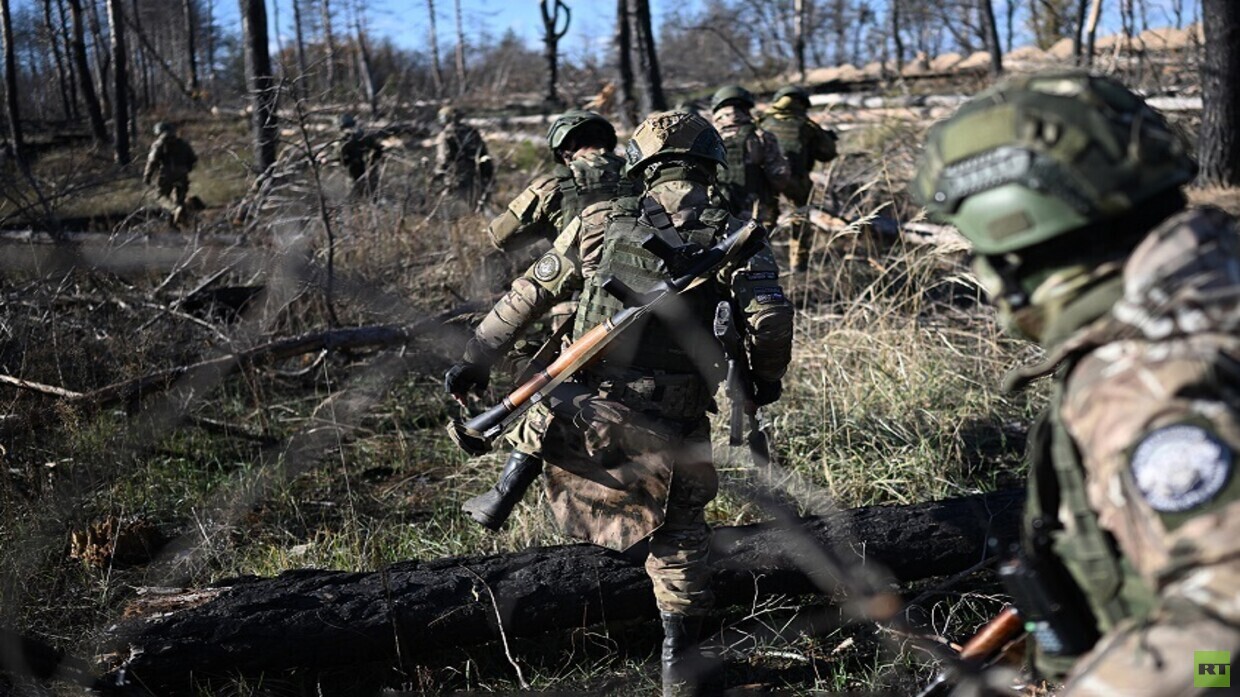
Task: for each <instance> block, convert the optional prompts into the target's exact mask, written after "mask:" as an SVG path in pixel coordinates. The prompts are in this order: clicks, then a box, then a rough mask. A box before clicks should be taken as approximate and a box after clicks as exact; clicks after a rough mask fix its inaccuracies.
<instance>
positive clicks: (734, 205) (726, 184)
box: [710, 85, 791, 229]
mask: <svg viewBox="0 0 1240 697" xmlns="http://www.w3.org/2000/svg"><path fill="white" fill-rule="evenodd" d="M710 109H711V111H712V112H713V113H714V120H715V128H717V129H719V135H721V136H723V144H724V146H725V147H726V148H727V150H728V168H727V169H726V170H720V171H719V180H718V186H719V189H720V191H721V192H722V194H723V196H724V199H725V201H726V202H727V205H728V209H729V210H730V212H731V213H732V215H735V216H737V217H739V218H742V219H745V220H748V219H750V218H752V219H754V220H757V221H758V222H760V223H762V225H763V227H766V228H767V229H772V228H773V227H774V224H775V218H777V217H778V216H779V202H778V201H777V200H776V196H777V195H778V194H779V193H780V192H782V191H784V189H786V188H787V186H788V184H789V182H790V181H791V170H790V168H789V165H788V159H787V158H786V157H784V154H783V152H782V151H781V150H780V149H779V141H778V140H776V139H775V136H773V135H771V134H770V133H767V132H766V131H764V130H762V129H761V128H758V126H757V125H756V124H754V122H753V116H752V115H750V113H749V110H750V109H753V95H751V94H750V93H749V90H747V89H745V88H744V87H741V86H739V85H728V86H726V87H721V88H719V91H718V92H715V96H714V97H712V98H711V100H710Z"/></svg>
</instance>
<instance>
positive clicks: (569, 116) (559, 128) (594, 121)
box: [547, 109, 616, 152]
mask: <svg viewBox="0 0 1240 697" xmlns="http://www.w3.org/2000/svg"><path fill="white" fill-rule="evenodd" d="M587 131H594V132H597V133H598V134H599V135H601V136H602V141H603V147H604V148H606V149H607V150H614V149H615V147H616V127H615V126H612V125H611V122H610V121H608V120H607V119H605V118H603V117H602V116H601V115H600V114H598V113H596V112H593V111H586V110H584V109H571V110H569V111H566V112H564V113H563V114H561V115H560V117H559V118H558V119H556V120H555V121H552V122H551V127H550V128H548V129H547V147H549V148H551V150H552V151H553V152H554V151H555V150H557V149H558V148H559V147H560V146H561V145H563V144H564V141H566V140H568V137H569V136H570V135H572V134H574V133H576V134H578V135H581V134H582V133H585V132H587Z"/></svg>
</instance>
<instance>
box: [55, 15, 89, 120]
mask: <svg viewBox="0 0 1240 697" xmlns="http://www.w3.org/2000/svg"><path fill="white" fill-rule="evenodd" d="M47 1H48V2H52V1H53V0H47ZM54 1H55V3H56V14H57V16H58V18H59V19H60V40H61V43H62V44H63V46H64V50H65V69H66V71H67V72H68V73H69V75H68V78H69V103H70V104H71V105H72V106H73V119H74V120H75V121H76V120H78V119H80V118H81V117H82V115H81V113H80V112H79V110H78V100H77V84H78V81H77V68H76V67H75V66H74V64H73V35H72V33H71V32H70V30H69V26H70V23H69V21H68V20H67V18H66V16H65V5H64V2H62V0H54Z"/></svg>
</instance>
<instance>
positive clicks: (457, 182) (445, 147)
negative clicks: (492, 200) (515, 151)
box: [435, 121, 494, 202]
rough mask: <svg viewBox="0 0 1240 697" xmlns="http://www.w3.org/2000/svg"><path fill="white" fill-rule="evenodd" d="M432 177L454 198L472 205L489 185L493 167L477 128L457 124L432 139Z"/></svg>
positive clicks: (449, 124)
mask: <svg viewBox="0 0 1240 697" xmlns="http://www.w3.org/2000/svg"><path fill="white" fill-rule="evenodd" d="M435 176H436V178H438V179H439V180H440V181H442V183H443V185H444V186H445V187H447V189H448V191H449V192H450V193H451V194H452V195H455V196H458V197H465V198H466V199H467V200H468V201H470V202H474V201H477V200H478V199H479V198H481V197H482V196H483V195H484V194H485V193H486V192H487V190H488V189H489V188H490V186H491V179H492V177H493V176H494V166H493V164H492V162H491V157H490V155H489V154H488V153H487V145H486V141H484V140H483V139H482V134H481V133H479V132H478V129H476V128H474V127H473V126H470V125H468V124H465V123H461V122H459V121H453V122H450V123H448V124H447V125H446V126H444V129H443V130H442V131H440V132H439V136H438V137H437V138H436V139H435Z"/></svg>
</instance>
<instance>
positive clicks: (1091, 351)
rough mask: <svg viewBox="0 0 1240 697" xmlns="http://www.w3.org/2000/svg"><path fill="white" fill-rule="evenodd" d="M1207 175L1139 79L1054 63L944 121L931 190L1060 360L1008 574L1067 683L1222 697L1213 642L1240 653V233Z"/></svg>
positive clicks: (1013, 320) (1085, 689)
mask: <svg viewBox="0 0 1240 697" xmlns="http://www.w3.org/2000/svg"><path fill="white" fill-rule="evenodd" d="M1195 171H1196V165H1195V164H1194V162H1193V161H1192V160H1191V159H1190V157H1189V156H1188V154H1187V148H1186V146H1185V145H1184V144H1183V143H1182V142H1181V140H1180V139H1179V138H1178V137H1177V135H1176V134H1175V133H1174V132H1173V131H1172V130H1171V129H1170V128H1169V127H1168V125H1167V123H1166V121H1165V120H1164V119H1163V117H1162V116H1161V115H1159V114H1158V113H1157V112H1155V111H1154V110H1153V109H1151V108H1150V107H1149V106H1148V105H1146V104H1145V103H1144V102H1143V101H1142V100H1141V99H1140V98H1139V97H1137V96H1136V95H1134V94H1133V93H1132V92H1130V91H1128V90H1127V89H1126V88H1124V87H1123V86H1122V85H1120V84H1119V83H1117V82H1114V81H1112V80H1110V79H1107V78H1103V77H1096V76H1091V75H1088V74H1084V73H1048V74H1044V75H1035V76H1027V77H1022V78H1018V79H1014V80H1012V81H1010V82H1007V83H1004V84H1001V85H999V86H998V87H995V88H992V89H990V90H988V91H986V92H984V93H982V94H981V95H979V96H978V97H977V98H976V99H974V100H972V101H971V102H969V103H968V104H966V105H965V106H963V107H961V109H960V111H959V112H957V113H956V115H955V116H953V117H952V118H951V119H949V120H947V121H946V122H943V123H940V124H938V125H936V126H935V127H934V128H933V129H932V130H931V132H930V135H929V137H928V142H927V145H926V150H925V153H924V155H923V158H922V161H921V164H920V167H919V173H918V175H917V178H916V180H915V181H914V184H913V190H914V193H915V194H916V195H917V196H918V197H919V198H920V199H921V200H922V201H923V202H925V204H926V206H927V207H928V208H929V210H930V211H931V212H932V213H933V214H936V215H937V216H939V217H941V218H943V219H946V220H948V221H950V222H952V223H953V224H955V225H956V226H958V227H959V228H960V231H961V232H962V233H963V234H964V235H965V236H966V237H967V238H969V240H970V241H971V242H972V244H973V249H974V253H975V255H976V257H975V260H974V269H975V271H976V273H977V275H978V278H979V279H980V280H981V281H982V283H983V285H984V286H985V288H986V290H987V292H988V294H989V295H990V296H991V297H992V298H993V299H994V302H995V304H996V305H997V306H998V311H999V316H1000V319H1001V321H1002V322H1003V323H1004V324H1005V325H1006V326H1007V327H1009V328H1010V329H1012V330H1014V331H1016V332H1018V333H1020V334H1023V335H1026V336H1028V337H1030V338H1032V339H1033V340H1035V341H1037V342H1039V343H1040V344H1041V345H1042V346H1044V347H1045V348H1046V349H1047V352H1048V355H1047V358H1046V360H1045V361H1044V362H1042V363H1041V364H1040V365H1037V366H1033V367H1030V368H1026V369H1023V370H1022V371H1019V372H1018V373H1017V374H1015V375H1014V376H1013V377H1012V378H1009V380H1010V381H1011V382H1012V383H1013V384H1024V383H1026V382H1028V381H1030V380H1033V379H1035V378H1039V377H1042V376H1050V375H1053V376H1054V385H1053V390H1052V397H1051V404H1050V406H1049V407H1048V410H1047V412H1046V413H1045V414H1044V415H1043V417H1042V418H1041V419H1040V420H1039V421H1038V422H1037V423H1036V424H1035V425H1034V427H1033V429H1032V430H1031V432H1030V447H1029V466H1030V480H1029V497H1028V501H1027V511H1026V525H1025V531H1024V532H1025V534H1024V538H1023V542H1022V545H1021V555H1020V557H1018V559H1019V563H1017V564H1012V565H1009V566H1007V567H1006V568H1005V575H1006V576H1007V577H1009V578H1010V579H1012V580H1013V581H1014V583H1012V584H1011V585H1012V588H1013V589H1014V590H1013V595H1014V596H1015V599H1016V601H1017V604H1018V605H1019V606H1020V607H1021V609H1022V611H1024V613H1025V614H1026V615H1027V617H1028V619H1029V620H1030V621H1031V622H1033V623H1034V624H1035V626H1036V628H1037V631H1036V632H1035V634H1036V636H1037V637H1038V640H1039V641H1038V651H1037V656H1036V659H1037V660H1036V663H1037V665H1038V666H1039V668H1040V669H1042V671H1043V672H1045V673H1046V674H1047V675H1048V676H1049V677H1052V678H1056V679H1059V678H1063V677H1064V676H1065V674H1066V677H1067V687H1066V691H1065V692H1061V693H1059V694H1062V695H1071V696H1073V697H1077V696H1080V695H1100V696H1102V695H1107V696H1109V695H1147V696H1156V695H1188V694H1194V695H1195V694H1211V690H1209V689H1200V688H1194V679H1195V678H1200V677H1202V676H1201V675H1198V673H1199V671H1196V670H1195V669H1194V652H1195V651H1197V652H1199V651H1230V652H1231V653H1232V655H1233V656H1235V655H1237V652H1240V477H1238V476H1236V473H1235V472H1234V470H1235V467H1236V453H1237V452H1240V334H1238V333H1237V331H1236V330H1237V327H1240V301H1238V300H1237V299H1238V298H1240V261H1238V260H1240V230H1238V229H1237V223H1236V220H1235V219H1233V218H1231V217H1230V216H1228V215H1226V214H1225V213H1223V212H1221V211H1218V210H1215V209H1212V208H1186V207H1185V206H1186V200H1185V197H1184V194H1183V192H1182V191H1181V186H1183V185H1184V184H1186V183H1188V182H1189V181H1191V180H1192V178H1193V176H1194V174H1195ZM1022 589H1023V590H1022ZM1215 662H1217V661H1215ZM1069 669H1070V672H1069Z"/></svg>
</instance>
